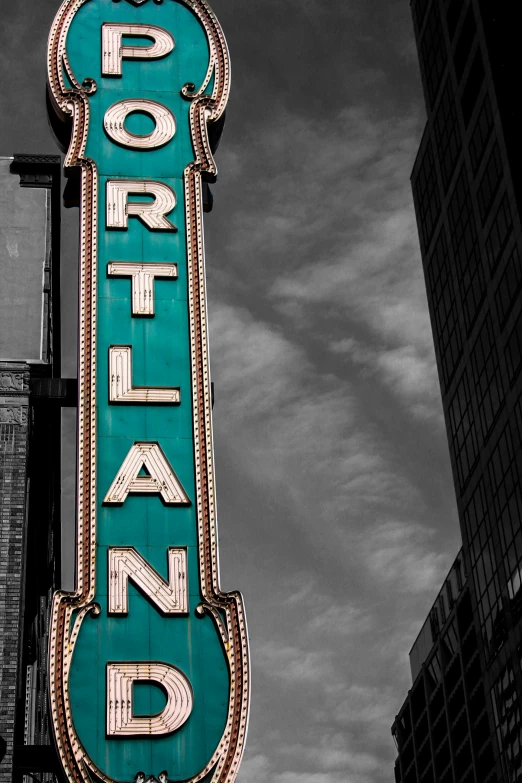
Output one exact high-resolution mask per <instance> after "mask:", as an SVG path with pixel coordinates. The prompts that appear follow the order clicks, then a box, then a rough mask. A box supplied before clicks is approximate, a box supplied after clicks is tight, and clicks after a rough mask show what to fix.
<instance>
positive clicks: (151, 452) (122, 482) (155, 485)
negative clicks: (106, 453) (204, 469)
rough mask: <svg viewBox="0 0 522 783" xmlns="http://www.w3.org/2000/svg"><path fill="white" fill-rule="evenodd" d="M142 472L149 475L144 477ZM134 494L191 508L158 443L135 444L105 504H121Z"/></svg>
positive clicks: (113, 483)
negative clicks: (145, 495)
mask: <svg viewBox="0 0 522 783" xmlns="http://www.w3.org/2000/svg"><path fill="white" fill-rule="evenodd" d="M142 471H145V473H146V475H144V476H140V473H141V472H142ZM130 493H134V494H136V495H142V494H148V495H149V494H150V495H161V497H162V499H163V501H164V502H165V503H167V504H168V505H175V506H188V505H190V499H189V497H188V495H187V493H186V492H185V490H184V489H183V486H182V484H181V482H180V480H179V479H178V477H177V476H176V474H175V473H174V471H173V470H172V468H171V466H170V464H169V462H168V460H167V458H166V456H165V454H164V453H163V452H162V450H161V449H160V447H159V445H158V444H157V443H135V444H134V445H133V446H132V447H131V450H130V451H129V453H128V454H127V456H126V457H125V460H124V462H123V465H122V466H121V468H120V469H119V471H118V473H117V474H116V478H115V479H114V481H113V482H112V484H111V486H110V489H109V491H108V492H107V494H106V495H105V499H104V501H103V502H104V503H118V504H119V505H121V504H122V503H125V501H126V500H127V496H128V495H129V494H130Z"/></svg>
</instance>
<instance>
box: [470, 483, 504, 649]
mask: <svg viewBox="0 0 522 783" xmlns="http://www.w3.org/2000/svg"><path fill="white" fill-rule="evenodd" d="M490 493H491V479H490V477H489V476H487V480H486V481H484V478H481V479H480V481H479V483H478V484H477V487H476V489H475V492H474V493H473V497H472V498H471V500H470V502H469V504H468V507H467V508H466V511H465V513H464V523H465V530H466V535H467V537H468V542H469V545H468V546H469V553H470V557H471V564H472V573H473V579H474V584H475V592H476V596H477V602H478V608H479V618H480V623H481V628H482V637H483V641H484V646H485V651H486V653H487V654H488V655H490V656H492V655H493V654H494V653H495V652H496V651H497V650H498V649H499V648H500V647H501V646H502V644H503V642H504V640H505V616H504V612H503V608H502V602H501V594H500V584H499V579H498V574H497V568H496V562H495V555H494V548H493V542H492V535H491V524H490V520H489V513H491V509H488V496H489V497H490Z"/></svg>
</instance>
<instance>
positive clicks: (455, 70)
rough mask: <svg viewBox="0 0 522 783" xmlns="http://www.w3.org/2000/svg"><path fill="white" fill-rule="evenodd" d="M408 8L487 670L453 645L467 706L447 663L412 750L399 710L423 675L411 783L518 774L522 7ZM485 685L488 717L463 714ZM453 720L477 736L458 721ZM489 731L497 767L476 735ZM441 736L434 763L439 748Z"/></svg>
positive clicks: (475, 603) (445, 370)
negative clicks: (477, 672)
mask: <svg viewBox="0 0 522 783" xmlns="http://www.w3.org/2000/svg"><path fill="white" fill-rule="evenodd" d="M412 13H413V20H414V27H415V35H416V39H417V47H418V52H419V61H420V68H421V74H422V81H423V87H424V95H425V101H426V108H427V113H428V121H427V126H426V130H425V133H424V135H423V138H422V141H421V146H420V150H419V153H418V156H417V160H416V162H415V166H414V170H413V175H412V185H413V194H414V201H415V209H416V213H417V222H418V228H419V236H420V243H421V251H422V259H423V266H424V274H425V278H426V288H427V294H428V302H429V309H430V316H431V322H432V328H433V335H434V342H435V351H436V355H437V364H438V370H439V378H440V384H441V391H442V400H443V407H444V415H445V420H446V427H447V433H448V441H449V448H450V455H451V462H452V468H453V476H454V483H455V490H456V495H457V504H458V511H459V519H460V525H461V532H462V540H463V560H464V565H465V571H466V573H467V574H468V585H469V596H470V599H471V607H472V612H473V616H474V625H475V628H476V632H477V636H476V639H477V655H478V658H477V661H478V662H479V664H480V669H481V677H480V683H478V684H475V685H473V683H471V685H472V686H473V687H471V686H470V687H471V689H470V687H468V685H469V683H467V682H466V677H468V674H467V671H466V665H467V664H466V656H464V655H463V649H461V650H460V653H459V657H462V665H463V667H464V669H463V671H464V680H465V687H464V689H463V691H462V700H461V701H462V704H461V712H458V711H457V712H455V709H453V710H452V708H451V702H452V700H453V699H456V698H457V696H456V695H455V693H454V692H453V691H452V689H451V688H450V683H449V682H448V678H449V677H450V675H449V674H448V673H447V671H446V669H445V663H444V660H442V661H441V664H442V673H441V681H442V682H443V683H444V699H446V700H447V704H446V707H445V710H444V713H445V717H444V725H446V722H447V732H446V733H445V732H444V731H442V729H440V730H439V729H437V726H436V725H434V724H433V723H432V722H431V719H430V722H429V724H428V721H427V720H426V724H425V726H424V728H423V729H422V730H421V729H419V726H418V725H413V726H412V729H411V732H410V733H413V735H414V736H415V744H414V748H413V745H412V751H411V759H410V758H409V756H408V755H407V754H406V755H405V753H404V739H403V738H404V737H405V736H406V734H405V733H404V728H403V727H402V726H401V716H402V715H403V713H404V711H405V708H406V707H408V714H410V713H411V719H412V720H413V722H415V720H416V713H415V709H414V708H413V707H414V694H416V693H417V691H418V690H419V687H420V686H418V684H417V680H416V682H415V684H414V688H413V689H412V691H411V692H410V696H409V698H408V701H407V703H406V705H405V707H404V708H403V711H402V712H401V715H400V716H399V717H398V719H397V721H396V723H395V724H394V733H395V736H396V739H397V742H398V746H399V760H398V764H397V767H396V777H397V780H401V779H404V780H407V781H410V780H411V781H415V780H417V779H418V780H420V779H421V776H422V774H423V771H424V770H430V771H429V772H428V771H427V772H426V777H422V780H425V779H426V780H431V779H435V780H455V781H461V780H468V779H469V780H470V781H471V780H475V779H476V780H477V781H479V780H480V781H482V780H484V781H486V780H488V781H489V780H503V781H519V780H522V755H521V751H522V720H521V715H520V702H521V699H522V670H521V665H520V651H521V642H522V622H521V621H522V590H521V587H522V525H521V520H522V478H521V473H522V448H521V444H522V396H521V394H522V373H521V372H520V371H521V369H522V292H521V288H522V266H521V255H522V253H521V244H522V239H521V222H520V204H521V199H522V170H521V165H520V132H519V126H520V121H519V119H518V117H519V114H520V112H519V110H518V105H517V104H518V101H517V98H516V91H515V85H516V80H515V74H516V73H517V71H518V67H519V66H518V63H517V62H516V60H517V58H518V53H519V46H520V45H519V42H518V40H517V36H518V34H519V30H520V25H519V21H520V17H521V9H520V8H519V3H517V2H492V1H491V0H449V1H448V0H416V1H415V0H414V2H413V3H412ZM445 623H446V625H447V622H446V620H445ZM446 625H444V628H442V627H440V623H439V625H438V626H437V627H431V629H430V633H431V634H432V638H431V640H430V642H431V645H427V649H428V650H429V652H428V655H426V656H425V659H424V661H423V666H424V668H422V667H421V668H422V670H421V671H419V672H417V673H416V672H413V673H414V677H415V676H416V675H418V677H417V679H418V678H419V677H420V678H421V680H422V681H425V682H426V683H429V682H430V674H429V671H428V670H429V667H430V665H431V662H432V660H434V659H435V658H436V652H437V649H438V647H439V646H441V645H442V642H440V641H438V638H439V635H443V634H444V633H446V630H445V628H446ZM457 625H458V623H457ZM459 643H460V644H461V645H462V644H463V639H462V638H460V640H459ZM446 658H447V656H446ZM451 660H452V659H451V658H450V659H449V660H448V659H447V663H448V665H450V663H451ZM451 666H453V664H452V663H451ZM472 679H473V678H472ZM477 682H478V681H477ZM426 688H427V691H426V694H425V696H426V698H427V713H426V714H428V713H430V714H431V704H430V698H431V696H430V692H429V688H428V686H427V685H426ZM474 689H475V690H474ZM479 690H482V691H483V692H484V694H485V697H486V705H485V706H486V710H485V712H483V711H480V712H476V711H475V710H473V709H472V710H470V709H469V707H470V705H471V703H472V701H473V698H474V694H475V693H478V692H479ZM412 694H413V695H412ZM458 699H460V696H459V697H458ZM410 702H411V705H410ZM410 706H411V710H410ZM462 715H465V716H466V720H467V721H468V722H469V736H470V737H471V739H472V742H471V743H470V744H469V743H468V739H467V738H466V737H468V732H463V731H460V729H459V726H460V724H461V722H462V719H461V716H462ZM485 716H486V717H487V721H488V722H489V730H488V731H486V723H485V722H484V720H485ZM421 719H422V718H421ZM437 725H438V724H437ZM480 726H482V728H480ZM401 732H402V734H401ZM488 733H489V735H490V737H491V740H492V742H493V745H492V747H491V749H492V751H493V755H494V757H495V758H494V763H489V762H490V761H491V755H490V752H491V751H490V750H487V751H486V748H487V742H486V741H484V742H482V739H485V740H487V736H488ZM424 735H426V736H429V746H430V753H431V754H432V755H433V757H434V759H435V762H434V764H433V765H432V766H431V767H430V766H429V764H428V765H426V764H422V763H421V759H420V752H419V748H420V747H423V746H422V742H423V739H424ZM446 741H448V748H449V751H450V752H449V755H448V763H447V765H446V767H445V768H444V769H442V768H441V767H442V765H441V764H438V765H437V761H436V757H437V753H439V752H440V748H441V747H442V746H443V745H444V743H445V742H446ZM467 743H468V744H469V753H468V750H467ZM464 749H465V750H464ZM408 753H409V751H408ZM485 753H487V756H484V757H482V755H481V754H485ZM462 754H464V755H465V757H466V758H467V763H464V761H462V758H461V757H462ZM425 755H427V752H425ZM430 758H431V756H430ZM413 761H415V763H414V764H413Z"/></svg>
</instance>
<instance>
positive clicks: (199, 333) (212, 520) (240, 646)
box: [47, 0, 250, 783]
mask: <svg viewBox="0 0 522 783" xmlns="http://www.w3.org/2000/svg"><path fill="white" fill-rule="evenodd" d="M86 2H89V0H64V2H63V3H62V5H61V7H60V9H59V10H58V13H57V14H56V17H55V20H54V22H53V25H52V28H51V32H50V35H49V42H48V63H47V66H48V90H49V94H50V98H51V102H52V104H53V106H54V108H55V110H56V112H57V114H58V115H59V116H60V117H61V118H62V119H64V120H67V119H70V120H72V132H71V139H70V143H69V147H68V150H67V153H66V156H65V161H64V167H65V168H71V169H72V168H79V169H80V173H81V201H80V242H81V247H80V270H79V275H80V317H79V356H78V382H79V383H78V386H79V399H78V466H77V468H78V477H77V581H76V589H75V591H74V592H65V591H58V592H56V593H55V595H54V599H53V606H52V619H51V632H50V641H49V644H50V654H49V667H50V670H49V673H50V678H49V680H50V697H51V698H50V701H51V710H52V718H53V726H54V733H55V738H56V742H57V747H58V751H59V754H60V759H61V761H62V764H63V767H64V770H65V772H66V774H67V777H68V779H69V781H70V782H71V783H85V781H89V780H96V779H98V780H100V781H103V782H104V783H113V781H112V780H111V778H109V777H107V776H106V775H104V773H103V772H102V771H101V770H99V769H98V768H97V767H96V765H94V763H93V762H92V760H91V759H90V758H89V756H88V754H87V752H86V750H85V748H84V747H83V745H82V743H81V742H80V739H79V738H78V736H77V734H76V731H75V728H74V724H73V721H72V714H71V709H70V703H69V673H70V666H71V660H72V655H73V651H74V645H75V642H76V639H77V636H78V633H79V630H80V626H81V624H82V622H83V619H84V617H85V615H86V614H88V613H92V614H97V613H99V607H98V605H97V604H96V603H95V602H94V597H95V578H96V572H95V564H96V563H95V560H96V453H95V448H96V414H95V399H96V398H95V394H96V375H95V369H96V276H97V213H98V209H97V206H98V205H97V198H98V175H97V168H96V163H95V162H94V161H93V160H91V159H89V158H87V157H85V149H86V145H87V136H88V131H89V98H88V96H89V95H91V94H92V93H93V92H94V91H95V90H96V83H95V82H94V80H89V79H87V80H85V81H84V82H83V84H80V83H79V82H78V81H77V80H76V78H75V76H74V74H73V73H72V70H71V67H70V64H69V61H68V58H67V52H66V40H67V35H68V32H69V28H70V26H71V23H72V20H73V19H74V16H75V14H76V13H77V12H78V11H79V9H80V8H81V7H82V6H83V5H84V4H85V3H86ZM173 2H176V0H173ZM180 2H182V3H183V4H184V5H185V6H187V7H188V8H189V9H190V10H191V11H192V12H193V13H195V15H196V16H197V18H198V19H199V20H200V22H201V24H202V25H203V27H204V29H205V32H206V35H207V39H208V43H209V49H210V61H209V68H208V71H207V75H206V77H205V80H204V83H203V85H202V86H201V87H200V88H199V90H197V91H194V92H192V91H191V90H195V88H194V86H193V85H185V86H184V88H183V95H184V97H185V98H186V99H187V100H189V101H190V102H191V106H190V126H191V134H192V143H193V148H194V154H195V159H194V161H193V162H192V163H191V164H190V165H189V166H187V168H186V169H185V173H184V183H185V184H184V186H185V206H186V221H187V223H186V229H187V252H188V284H189V301H190V339H191V364H192V395H193V427H194V444H195V465H196V477H195V478H196V491H197V519H198V540H199V564H200V588H201V594H202V597H203V600H202V602H201V604H200V605H199V607H198V610H197V611H198V613H199V614H200V615H202V614H204V613H208V614H209V615H210V616H211V617H212V618H213V620H214V622H215V623H216V626H217V628H218V630H219V633H220V636H221V640H222V644H223V647H224V650H225V652H226V656H227V660H228V664H229V670H230V699H229V706H228V715H227V724H226V727H225V731H224V733H223V736H222V738H221V741H220V743H219V745H218V747H217V749H216V751H215V753H214V755H213V756H212V758H211V759H210V761H209V762H208V764H207V766H206V767H205V768H204V769H203V770H201V772H200V773H198V775H196V776H195V777H192V778H190V780H189V781H187V783H198V781H201V780H203V778H208V779H209V780H210V783H233V781H234V780H235V778H236V776H237V773H238V770H239V765H240V763H241V758H242V756H243V752H244V746H245V741H246V733H247V724H248V712H249V703H250V677H249V647H248V634H247V627H246V619H245V613H244V606H243V598H242V596H241V593H239V592H237V591H236V592H232V593H223V592H222V591H221V589H220V581H219V565H218V551H217V520H216V502H215V485H214V459H213V442H212V406H211V389H210V372H209V361H208V336H207V306H206V291H205V259H204V246H203V217H202V216H203V202H202V186H201V179H202V175H204V176H206V177H210V178H212V177H213V176H215V175H216V173H217V169H216V165H215V162H214V158H213V155H212V151H211V147H210V142H209V137H208V127H207V124H208V123H209V122H215V121H217V120H219V119H220V118H221V117H222V115H223V112H224V111H225V107H226V104H227V100H228V94H229V89H230V59H229V53H228V48H227V44H226V41H225V37H224V35H223V32H222V30H221V27H220V25H219V22H218V20H217V18H216V16H215V15H214V13H213V12H212V10H211V9H210V7H209V5H208V4H207V2H206V0H180ZM64 71H65V73H66V74H67V78H68V80H69V82H70V84H71V85H72V86H68V85H67V83H66V81H65V78H64ZM212 76H214V85H213V91H212V94H211V95H209V94H205V90H206V89H207V88H208V85H209V84H210V82H211V79H212Z"/></svg>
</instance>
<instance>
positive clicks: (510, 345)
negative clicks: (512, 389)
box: [506, 313, 522, 384]
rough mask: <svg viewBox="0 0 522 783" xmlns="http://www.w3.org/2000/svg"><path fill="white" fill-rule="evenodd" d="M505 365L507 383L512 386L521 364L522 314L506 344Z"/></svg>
mask: <svg viewBox="0 0 522 783" xmlns="http://www.w3.org/2000/svg"><path fill="white" fill-rule="evenodd" d="M506 363H507V368H508V375H509V382H510V383H511V384H512V383H513V381H514V380H515V378H516V377H517V376H518V374H519V372H520V366H521V363H522V313H521V314H520V315H519V317H518V318H517V322H516V324H515V326H514V327H513V329H512V330H511V334H510V335H509V337H508V340H507V343H506Z"/></svg>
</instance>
